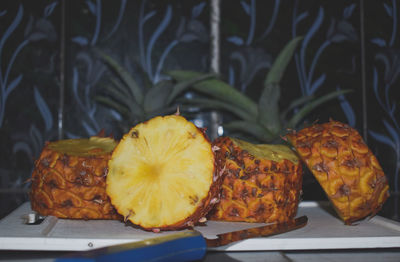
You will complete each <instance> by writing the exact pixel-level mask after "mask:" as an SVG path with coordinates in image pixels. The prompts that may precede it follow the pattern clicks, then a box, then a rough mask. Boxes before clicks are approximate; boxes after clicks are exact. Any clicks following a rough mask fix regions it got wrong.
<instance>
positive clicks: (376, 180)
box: [286, 120, 389, 225]
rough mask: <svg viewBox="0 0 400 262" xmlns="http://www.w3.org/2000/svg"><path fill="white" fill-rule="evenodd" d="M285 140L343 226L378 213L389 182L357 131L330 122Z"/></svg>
mask: <svg viewBox="0 0 400 262" xmlns="http://www.w3.org/2000/svg"><path fill="white" fill-rule="evenodd" d="M286 138H287V139H288V141H289V142H290V143H291V144H292V145H293V146H294V148H295V149H296V151H297V152H298V154H299V156H300V158H301V159H302V160H303V161H304V162H305V164H306V165H307V167H308V169H309V170H310V171H311V172H312V173H313V175H314V176H315V178H316V179H317V181H318V182H319V184H320V185H321V187H322V188H323V189H324V191H325V193H326V195H327V197H328V199H329V200H330V202H331V203H332V205H333V207H334V209H335V210H336V212H337V214H338V215H339V217H340V218H341V219H342V220H343V221H344V223H345V224H347V225H350V224H352V223H354V222H355V221H358V220H361V219H363V218H365V217H367V216H374V215H375V214H376V213H377V212H379V210H380V209H381V208H382V206H383V204H384V202H385V201H386V199H387V198H388V197H389V185H388V181H387V179H386V176H385V174H384V172H383V170H382V168H381V166H380V164H379V163H378V161H377V159H376V157H375V156H374V155H373V153H372V152H371V150H370V149H369V148H368V146H367V145H366V144H365V142H364V141H363V139H362V137H361V136H360V135H359V133H358V132H357V130H355V129H354V128H352V127H350V126H349V125H347V124H344V123H341V122H338V121H334V120H330V121H329V122H327V123H323V124H314V125H312V126H310V127H306V128H304V129H302V130H300V131H298V132H296V131H292V132H291V133H289V134H287V135H286Z"/></svg>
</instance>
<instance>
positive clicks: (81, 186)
mask: <svg viewBox="0 0 400 262" xmlns="http://www.w3.org/2000/svg"><path fill="white" fill-rule="evenodd" d="M102 139H104V138H102ZM107 139H108V138H107ZM110 139H111V138H110ZM64 141H66V140H64ZM74 141H77V140H74ZM59 142H60V141H55V142H46V144H45V146H44V148H43V150H42V152H41V155H40V157H39V158H38V159H37V160H36V161H35V165H34V170H33V172H32V178H31V181H32V185H31V190H30V192H29V197H30V201H31V207H32V210H34V211H36V212H38V213H39V214H41V215H44V216H56V217H59V218H68V219H85V220H89V219H121V217H120V216H119V215H118V214H117V213H116V211H115V209H114V207H113V206H112V205H111V202H110V200H109V198H108V196H107V194H106V191H105V185H106V184H105V183H106V176H107V172H108V168H107V162H108V160H109V159H110V156H111V153H110V152H109V153H104V154H103V153H100V154H98V153H96V151H97V152H98V151H101V149H94V150H93V153H90V152H87V153H86V154H85V156H77V155H71V154H68V153H63V152H59V151H57V150H54V149H53V148H54V145H56V143H59ZM61 142H63V141H61Z"/></svg>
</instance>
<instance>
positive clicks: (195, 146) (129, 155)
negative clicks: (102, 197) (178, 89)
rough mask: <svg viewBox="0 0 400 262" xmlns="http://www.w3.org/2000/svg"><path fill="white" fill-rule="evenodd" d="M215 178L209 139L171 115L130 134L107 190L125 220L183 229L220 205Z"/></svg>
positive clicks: (112, 166)
mask: <svg viewBox="0 0 400 262" xmlns="http://www.w3.org/2000/svg"><path fill="white" fill-rule="evenodd" d="M213 180H215V178H214V153H213V151H212V148H211V144H210V142H209V140H208V139H207V137H206V136H205V134H204V133H203V132H202V130H200V129H198V128H197V127H196V126H195V125H194V124H193V123H191V122H189V121H187V120H186V119H185V118H184V117H182V116H176V115H171V116H165V117H161V116H159V117H155V118H153V119H151V120H149V121H147V122H144V123H141V124H138V125H137V126H135V127H134V128H132V129H131V130H130V131H129V133H127V134H125V135H124V137H123V138H122V140H121V141H120V143H119V144H118V146H117V147H116V148H115V150H114V152H113V154H112V157H111V160H110V161H109V173H108V176H107V186H106V188H107V194H108V195H109V197H110V199H111V202H112V204H113V205H114V206H115V208H116V209H117V211H118V212H119V213H120V214H121V215H123V216H124V218H125V220H129V221H131V222H132V223H133V224H135V225H139V226H141V227H143V228H144V229H153V230H155V229H157V230H158V229H179V228H184V227H190V226H193V225H194V224H196V223H197V222H198V221H199V220H202V218H203V217H204V216H205V215H206V214H207V212H208V211H209V210H210V209H211V206H212V204H213V203H215V202H216V199H217V198H216V197H217V194H219V193H218V190H217V188H216V186H215V185H214V181H213ZM213 198H215V200H213V201H211V200H212V199H213Z"/></svg>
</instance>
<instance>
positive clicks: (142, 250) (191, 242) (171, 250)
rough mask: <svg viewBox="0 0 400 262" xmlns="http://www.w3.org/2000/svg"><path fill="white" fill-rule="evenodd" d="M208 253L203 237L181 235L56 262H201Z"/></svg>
mask: <svg viewBox="0 0 400 262" xmlns="http://www.w3.org/2000/svg"><path fill="white" fill-rule="evenodd" d="M206 251H207V246H206V242H205V239H204V238H203V236H202V235H201V234H200V233H199V232H196V231H184V232H179V233H176V234H171V235H167V236H163V237H158V238H152V239H147V240H142V241H139V242H133V243H128V244H120V245H116V246H110V247H104V248H99V249H95V250H90V251H81V252H74V253H72V254H71V255H67V256H65V257H61V258H58V259H56V261H57V262H80V261H82V262H89V261H90V262H92V261H96V262H103V261H112V262H116V261H174V262H179V261H193V260H201V259H202V258H203V257H204V255H205V253H206Z"/></svg>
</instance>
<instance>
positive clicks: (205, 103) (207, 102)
mask: <svg viewBox="0 0 400 262" xmlns="http://www.w3.org/2000/svg"><path fill="white" fill-rule="evenodd" d="M179 102H182V103H184V104H190V105H192V106H194V107H199V108H201V109H220V110H225V111H228V112H230V113H232V114H234V115H236V116H238V117H239V118H241V119H246V120H249V121H255V120H256V119H255V117H254V116H253V115H251V114H249V113H248V112H247V111H245V110H243V109H241V108H239V107H236V106H235V105H232V104H230V103H226V102H224V101H220V100H216V99H209V98H191V99H181V100H179Z"/></svg>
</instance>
